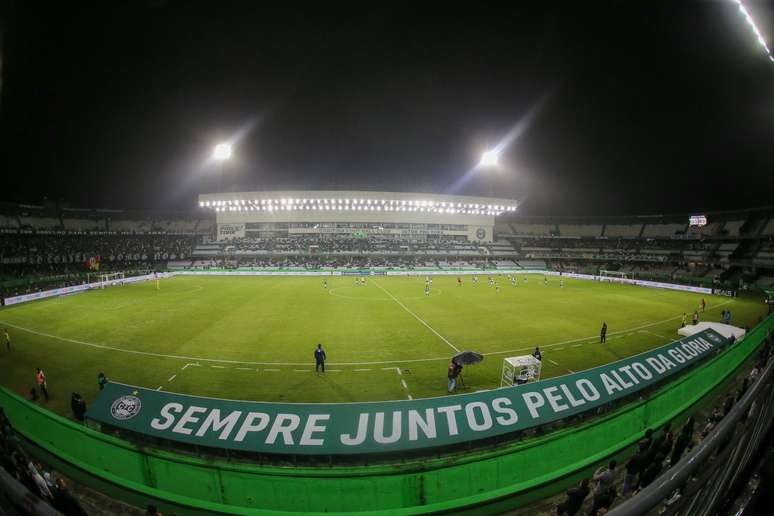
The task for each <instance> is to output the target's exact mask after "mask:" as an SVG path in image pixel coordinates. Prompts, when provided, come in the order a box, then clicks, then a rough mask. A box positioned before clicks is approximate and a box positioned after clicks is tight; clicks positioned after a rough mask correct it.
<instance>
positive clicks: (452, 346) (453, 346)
mask: <svg viewBox="0 0 774 516" xmlns="http://www.w3.org/2000/svg"><path fill="white" fill-rule="evenodd" d="M370 283H372V284H374V285H376V286H377V287H379V288H380V289H381V290H382V292H384V293H385V294H387V295H388V296H390V297H391V298H392V300H393V301H395V302H396V303H398V306H400V307H401V308H403V309H404V310H405V311H407V312H408V313H409V314H410V315H412V316H413V317H414V319H416V320H417V321H419V322H421V323H422V324H424V325H425V327H426V328H427V329H428V330H430V331H431V332H433V333H434V334H435V335H436V336H437V337H438V338H439V339H441V340H442V341H444V342H445V343H446V344H447V345H448V346H449V347H450V348H452V349H453V350H454V351H456V352H457V353H459V352H460V350H459V348H458V347H457V346H455V345H454V344H452V343H451V342H449V340H448V339H447V338H446V337H444V336H443V335H441V334H440V333H438V332H437V331H435V329H434V328H433V327H432V326H430V325H429V324H427V323H426V322H425V321H424V319H422V318H421V317H419V316H418V315H417V314H415V313H414V312H412V311H411V310H409V309H408V307H407V306H406V305H404V304H403V303H401V302H400V301H399V300H398V298H397V297H395V296H393V295H392V293H390V291H389V290H387V289H386V288H384V287H383V286H381V285H379V283H377V282H376V281H374V280H371V282H370Z"/></svg>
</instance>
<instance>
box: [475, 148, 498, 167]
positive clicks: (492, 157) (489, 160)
mask: <svg viewBox="0 0 774 516" xmlns="http://www.w3.org/2000/svg"><path fill="white" fill-rule="evenodd" d="M498 159H499V156H498V155H497V152H496V151H493V150H488V151H486V152H485V153H483V154H482V155H481V162H480V163H479V165H480V166H482V167H496V166H497V161H498Z"/></svg>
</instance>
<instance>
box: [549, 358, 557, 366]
mask: <svg viewBox="0 0 774 516" xmlns="http://www.w3.org/2000/svg"><path fill="white" fill-rule="evenodd" d="M548 361H549V362H551V363H552V364H554V365H556V366H558V365H559V364H558V363H557V362H554V361H553V360H551V359H550V358H549V359H548Z"/></svg>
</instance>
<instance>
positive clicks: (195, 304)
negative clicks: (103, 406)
mask: <svg viewBox="0 0 774 516" xmlns="http://www.w3.org/2000/svg"><path fill="white" fill-rule="evenodd" d="M327 280H328V289H327V290H326V289H324V288H323V285H322V282H323V280H322V278H320V277H255V276H252V277H251V276H246V277H233V276H231V277H228V276H226V277H196V276H178V277H175V278H171V279H166V280H162V281H161V289H160V290H156V287H155V284H154V283H153V282H147V283H141V284H134V285H127V286H122V287H114V288H108V289H104V290H94V291H89V292H86V293H82V294H76V295H71V296H68V297H60V298H54V299H49V300H44V301H36V302H32V303H27V304H23V305H17V306H11V307H6V308H3V309H2V310H0V328H2V327H5V328H7V329H8V330H9V332H10V334H11V339H12V350H11V351H10V352H7V351H6V350H5V349H2V350H0V371H2V383H3V384H4V385H6V386H8V387H10V388H12V389H13V390H14V391H16V392H18V393H20V394H23V395H26V394H27V393H28V392H29V389H30V388H31V387H32V386H33V385H34V372H35V367H41V368H43V369H44V370H45V372H46V374H47V376H48V384H49V392H50V394H51V400H50V401H49V402H48V403H47V405H48V406H49V407H50V408H51V409H52V410H55V411H57V412H59V413H62V414H69V400H70V393H71V392H73V391H77V392H80V393H81V394H82V395H83V396H84V398H85V399H86V400H87V402H88V401H91V400H93V399H94V398H95V397H96V395H97V381H96V380H97V373H98V372H99V371H104V372H105V373H106V374H107V376H108V377H109V378H110V379H112V380H115V381H120V382H124V383H130V384H135V385H141V386H144V387H148V388H152V389H156V388H162V389H164V390H167V391H175V392H181V393H187V394H194V395H201V396H213V397H223V398H231V399H248V400H266V401H293V402H323V401H325V402H328V401H330V402H341V401H366V400H384V399H407V398H408V397H409V396H411V397H414V398H419V397H431V396H440V395H445V394H446V367H447V365H448V361H449V358H450V357H451V356H452V355H453V354H454V353H455V349H454V348H457V349H459V350H467V349H471V350H475V351H479V352H482V353H484V354H486V358H485V360H484V362H483V363H482V364H480V365H477V366H471V367H466V368H465V370H464V373H463V374H464V382H465V386H464V387H463V388H462V389H461V392H470V391H475V390H480V389H491V388H495V387H499V385H500V372H501V366H502V359H503V358H504V357H507V356H514V355H525V354H529V353H530V352H531V351H532V350H533V349H534V347H535V346H540V347H541V349H542V351H543V357H544V360H543V377H544V378H545V377H551V376H557V375H562V374H566V373H568V372H570V371H578V370H582V369H587V368H590V367H593V366H596V365H599V364H603V363H607V362H611V361H614V360H617V359H620V358H623V357H625V356H629V355H632V354H636V353H640V352H642V351H645V350H647V349H650V348H652V347H655V346H658V345H661V344H664V343H666V342H669V341H671V340H674V339H676V338H677V337H678V335H677V333H676V331H677V329H678V328H679V326H680V322H681V321H680V319H681V317H682V313H683V312H688V314H689V316H690V314H691V313H692V312H693V310H694V309H696V308H697V307H698V305H699V303H700V300H701V298H702V297H704V298H705V299H706V301H707V312H706V313H705V314H703V316H702V320H714V321H718V320H720V312H721V310H722V309H730V310H731V311H732V313H733V321H732V323H733V324H736V325H739V326H746V325H749V326H752V325H754V324H755V323H757V321H758V320H759V318H760V317H761V316H762V315H763V314H764V313H765V306H764V304H763V303H762V302H760V301H759V300H757V299H754V298H738V299H731V298H725V297H718V296H702V295H699V294H692V293H686V292H677V291H668V290H660V289H648V288H642V287H635V286H628V285H618V284H608V283H596V282H590V281H583V280H569V279H567V280H565V286H564V287H563V288H560V286H559V280H558V278H556V277H552V278H549V284H548V285H547V286H546V285H544V284H543V278H542V276H536V275H533V276H529V279H528V281H527V282H525V276H524V275H521V276H519V282H518V286H515V287H514V286H512V285H511V284H510V282H509V281H508V280H507V278H506V277H501V278H499V283H500V292H499V293H497V292H496V291H495V289H494V287H489V286H487V284H486V278H485V277H482V281H481V282H480V283H478V285H475V286H474V285H473V282H472V281H471V278H470V276H466V277H464V285H463V286H461V287H460V286H457V284H456V283H457V281H456V277H452V276H450V277H439V276H436V277H434V278H433V286H432V288H431V291H430V295H429V296H425V295H424V292H423V291H424V284H425V280H424V277H371V278H368V279H367V281H366V285H364V286H363V285H356V284H355V279H354V278H353V277H346V276H344V277H328V278H327ZM603 320H605V321H607V324H608V343H607V344H605V345H600V344H599V342H598V340H599V338H598V334H599V327H600V325H601V324H602V321H603ZM318 342H320V343H322V344H323V346H324V348H325V350H326V352H327V355H328V362H327V364H326V369H327V372H326V373H325V374H324V375H323V374H316V373H315V372H314V360H313V349H314V347H315V345H316V344H317V343H318ZM41 403H43V402H41Z"/></svg>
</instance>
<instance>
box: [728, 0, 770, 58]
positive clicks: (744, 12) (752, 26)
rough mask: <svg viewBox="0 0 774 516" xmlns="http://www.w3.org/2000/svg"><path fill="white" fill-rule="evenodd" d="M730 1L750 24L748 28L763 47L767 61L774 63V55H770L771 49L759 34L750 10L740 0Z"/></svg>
mask: <svg viewBox="0 0 774 516" xmlns="http://www.w3.org/2000/svg"><path fill="white" fill-rule="evenodd" d="M731 1H732V2H733V3H735V4H736V5H737V6H739V12H740V14H741V15H742V16H744V19H745V21H746V22H747V24H748V25H749V26H750V30H752V32H753V34H754V35H755V37H756V39H757V40H758V43H759V44H760V46H761V47H763V50H764V51H765V52H766V55H767V57H768V58H769V61H771V62H772V63H774V55H772V52H771V50H770V49H769V47H768V45H767V44H766V40H765V39H764V38H763V35H761V33H760V31H759V30H758V27H757V26H756V25H755V21H754V20H753V18H752V16H750V12H749V11H748V10H747V9H746V8H745V6H744V4H743V3H742V0H731Z"/></svg>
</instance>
